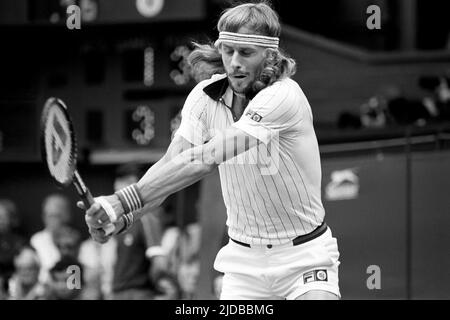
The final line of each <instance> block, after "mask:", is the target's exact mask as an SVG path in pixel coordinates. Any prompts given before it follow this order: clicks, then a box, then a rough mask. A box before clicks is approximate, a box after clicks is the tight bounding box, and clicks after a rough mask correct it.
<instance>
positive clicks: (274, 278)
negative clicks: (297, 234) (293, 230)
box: [214, 228, 341, 300]
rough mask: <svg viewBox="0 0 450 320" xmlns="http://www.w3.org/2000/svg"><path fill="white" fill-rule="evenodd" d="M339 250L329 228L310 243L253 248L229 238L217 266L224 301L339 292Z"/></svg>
mask: <svg viewBox="0 0 450 320" xmlns="http://www.w3.org/2000/svg"><path fill="white" fill-rule="evenodd" d="M339 264H340V262H339V251H338V247H337V241H336V238H333V236H332V234H331V230H330V229H329V228H328V229H327V230H326V231H325V233H323V234H322V235H320V236H319V237H317V238H315V239H313V240H310V241H308V242H305V243H302V244H299V245H296V246H294V245H292V243H287V244H282V245H273V246H272V248H268V247H267V246H252V247H251V248H249V247H245V246H243V245H240V244H237V243H235V242H233V241H232V240H230V241H229V242H228V244H227V245H226V246H224V247H223V248H222V249H220V251H219V252H218V254H217V257H216V260H215V262H214V268H215V269H216V270H217V271H219V272H222V273H224V277H223V283H222V293H221V296H220V299H221V300H262V299H288V300H293V299H296V298H297V297H299V296H301V295H302V294H304V293H306V292H308V291H310V290H324V291H328V292H331V293H334V294H335V295H337V296H338V297H339V298H340V296H341V295H340V292H339V277H338V267H339Z"/></svg>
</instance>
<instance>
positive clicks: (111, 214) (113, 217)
mask: <svg viewBox="0 0 450 320" xmlns="http://www.w3.org/2000/svg"><path fill="white" fill-rule="evenodd" d="M94 200H95V202H98V203H99V204H100V205H101V206H102V208H103V210H105V212H106V214H107V215H108V217H109V221H110V222H112V223H114V222H116V221H117V215H116V212H115V211H114V208H113V206H112V205H111V204H110V203H109V202H108V200H106V197H103V196H101V197H96V198H95V199H94Z"/></svg>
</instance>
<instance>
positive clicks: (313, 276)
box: [303, 269, 328, 283]
mask: <svg viewBox="0 0 450 320" xmlns="http://www.w3.org/2000/svg"><path fill="white" fill-rule="evenodd" d="M313 281H328V273H327V270H324V269H320V270H312V271H308V272H306V273H305V274H303V283H308V282H313Z"/></svg>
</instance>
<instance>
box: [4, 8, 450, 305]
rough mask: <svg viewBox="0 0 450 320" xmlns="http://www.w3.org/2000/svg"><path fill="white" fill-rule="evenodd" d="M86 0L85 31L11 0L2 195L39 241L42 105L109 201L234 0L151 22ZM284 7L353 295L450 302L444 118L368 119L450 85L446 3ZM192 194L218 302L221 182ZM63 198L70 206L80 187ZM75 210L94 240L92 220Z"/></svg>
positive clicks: (205, 270)
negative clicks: (391, 98) (61, 117)
mask: <svg viewBox="0 0 450 320" xmlns="http://www.w3.org/2000/svg"><path fill="white" fill-rule="evenodd" d="M62 2H64V1H62ZM82 2H85V3H94V4H95V6H96V12H95V13H93V12H92V11H91V12H90V14H91V16H89V14H87V18H85V19H87V20H89V21H85V20H82V24H81V29H80V30H69V29H67V27H66V16H65V8H64V6H61V4H60V1H39V2H37V1H26V0H14V1H13V0H3V1H1V2H0V36H1V37H0V39H1V42H2V46H1V47H2V49H1V52H0V70H1V77H0V197H2V198H9V199H11V200H13V201H14V202H15V203H16V204H17V205H18V208H19V212H20V216H21V221H22V228H23V231H24V233H25V234H28V235H30V234H32V233H34V232H36V231H37V230H39V229H40V228H41V227H42V222H41V215H40V206H41V202H42V199H43V198H44V197H45V196H46V195H47V194H49V193H51V192H53V191H54V190H55V186H54V185H53V183H52V181H51V180H50V178H49V177H48V173H47V171H46V168H45V166H44V165H43V163H42V162H41V159H40V152H39V134H38V133H39V116H40V111H41V108H42V106H43V103H44V102H45V100H46V99H47V98H48V97H49V96H57V97H60V98H61V99H63V100H64V101H65V102H66V103H67V105H68V106H69V108H70V110H71V115H72V118H73V120H74V122H75V129H76V131H77V135H78V140H79V153H80V163H79V166H80V167H79V171H80V172H81V173H82V174H83V176H84V178H85V180H86V183H87V185H88V186H89V187H90V188H91V191H92V192H93V194H105V193H109V192H111V191H112V182H113V178H114V177H113V175H114V169H115V168H116V166H117V165H118V164H121V163H125V162H128V161H131V160H133V161H139V162H141V163H148V164H151V163H153V162H155V161H157V160H158V159H159V157H160V156H161V155H162V153H163V152H164V150H165V148H166V147H167V146H168V144H169V141H170V137H171V133H172V130H171V129H173V126H174V125H175V120H174V119H175V118H176V115H177V113H178V112H179V110H180V108H181V107H182V104H183V101H184V99H185V97H186V95H187V93H188V92H189V90H190V89H191V88H192V87H193V85H194V84H195V82H194V81H193V79H192V78H191V77H190V75H189V70H188V68H187V66H186V64H185V62H184V58H183V57H185V55H186V53H187V52H188V50H190V48H191V47H190V41H192V40H194V39H196V40H201V41H202V40H203V41H206V40H208V39H214V38H215V37H216V31H215V30H214V25H215V22H216V21H217V17H218V14H219V13H220V11H221V9H222V8H223V7H225V6H226V4H227V3H228V2H227V1H221V0H210V1H208V0H189V1H188V2H189V5H187V4H186V3H187V2H186V1H182V0H165V1H163V0H160V1H154V2H161V3H162V5H163V6H162V9H161V11H160V12H159V13H158V14H156V15H155V16H152V17H144V16H143V15H142V14H141V13H140V12H139V11H138V10H137V7H136V3H138V2H143V3H144V4H145V2H146V1H118V0H114V1H113V0H108V1H106V0H97V1H95V0H91V1H77V3H78V4H79V5H81V6H82V7H83V4H82ZM148 3H153V2H152V1H148ZM273 4H274V7H275V8H276V9H277V10H278V12H279V13H280V17H281V20H282V22H283V26H284V32H283V34H282V36H281V45H282V47H284V48H285V49H286V51H287V52H289V53H290V55H291V56H292V57H294V58H295V59H296V60H297V62H298V66H299V68H298V72H297V74H296V75H295V77H294V78H295V79H296V80H297V81H298V82H299V83H300V85H301V86H302V88H303V90H304V91H305V93H306V95H307V97H308V99H309V101H310V103H311V105H312V108H313V112H314V117H315V118H314V119H315V127H316V132H317V135H318V139H319V143H320V147H321V154H322V167H323V199H324V205H325V208H326V212H327V216H326V218H327V223H328V224H329V225H330V226H331V227H332V229H333V232H334V234H335V236H336V237H337V238H338V240H339V245H340V252H341V262H342V263H341V266H340V283H341V291H342V294H343V298H344V299H379V298H385V299H430V298H431V299H433V298H434V299H448V298H450V291H449V289H448V283H449V282H450V273H449V272H448V270H449V268H450V255H449V254H448V252H449V251H448V247H447V244H448V243H450V233H449V232H448V230H449V226H450V217H449V216H450V215H449V213H450V212H449V208H450V198H449V197H448V195H447V194H448V190H449V189H450V180H449V179H448V177H450V152H449V150H448V149H449V141H450V122H449V119H444V118H433V119H429V118H427V117H425V118H423V117H421V116H420V115H418V116H417V118H416V117H415V114H414V112H415V110H416V109H414V108H413V107H414V104H413V103H411V104H409V105H406V104H405V105H404V106H403V108H402V109H400V111H399V112H400V114H397V115H398V118H394V119H391V120H390V121H386V122H385V123H383V124H382V125H375V124H373V123H372V124H373V125H363V124H361V122H360V120H361V119H362V116H363V113H362V112H363V111H362V110H364V109H363V107H362V106H363V105H365V104H367V103H368V101H369V99H370V98H371V97H378V98H379V97H380V96H383V94H385V95H387V96H388V95H389V93H391V92H392V91H395V92H397V93H398V92H400V93H401V95H402V97H405V98H407V99H408V101H411V102H417V101H420V100H421V99H422V98H423V97H425V96H431V95H433V92H432V91H431V90H429V89H427V88H425V87H424V86H423V85H421V79H423V78H424V77H436V78H437V77H445V76H447V81H449V80H448V79H449V77H450V64H449V62H450V25H449V20H448V18H447V17H446V16H445V13H446V12H447V13H448V12H449V9H450V8H449V4H448V2H446V1H443V0H439V1H433V2H425V1H422V0H414V1H409V0H396V1H389V3H388V1H382V0H372V1H356V0H340V1H314V2H311V3H308V4H307V3H303V2H302V3H301V4H300V3H299V4H297V5H296V6H295V9H294V8H292V5H293V2H292V1H282V0H279V1H273ZM372 4H376V5H378V6H379V7H380V8H381V26H382V27H381V29H380V30H369V29H368V28H367V27H366V20H367V18H368V16H369V14H367V12H366V8H367V7H368V6H369V5H372ZM82 17H83V12H82ZM448 108H450V106H448ZM133 115H134V116H133ZM399 119H403V121H400V120H399ZM404 119H406V120H404ZM397 120H398V121H397ZM336 173H338V174H336ZM339 173H341V174H340V175H339ZM193 188H194V191H192V190H193V189H191V190H190V191H189V190H188V191H185V192H180V193H178V194H177V195H176V196H175V203H176V206H175V209H174V210H173V211H174V212H173V214H174V215H175V217H178V218H176V219H177V223H178V224H179V225H180V226H181V227H182V226H183V225H185V224H187V223H188V222H192V221H197V222H199V223H200V225H201V226H202V232H203V234H202V236H203V239H204V241H202V244H201V250H200V257H201V274H202V276H201V277H200V279H199V283H198V289H197V295H196V296H197V297H198V298H207V299H212V298H213V295H212V292H211V281H212V280H211V279H212V277H213V271H212V261H213V258H214V256H215V253H216V252H217V250H218V248H219V247H220V244H221V241H222V234H223V232H224V221H225V209H224V206H223V201H222V198H221V194H220V185H219V183H218V175H217V174H214V175H212V176H209V177H207V178H206V179H205V180H203V181H202V182H201V183H199V184H198V185H196V186H194V187H193ZM195 188H198V192H196V191H195ZM65 193H66V194H67V195H68V196H69V197H70V198H71V199H73V201H72V203H73V205H75V199H76V196H75V194H74V192H73V190H68V191H65ZM193 195H194V196H193ZM25 197H26V198H25ZM24 199H26V200H24ZM73 212H74V216H75V221H74V224H75V226H76V227H77V228H78V229H79V230H80V231H81V232H83V235H84V236H87V233H86V228H85V226H84V224H83V223H84V222H83V215H82V214H81V212H79V211H77V209H76V208H75V207H74V208H73ZM182 216H184V218H181V217H182ZM371 265H377V266H379V267H380V269H381V275H382V278H381V279H382V282H381V286H382V287H381V289H380V290H376V289H375V290H369V289H368V287H367V283H366V281H367V279H368V277H369V276H370V274H368V272H367V268H368V267H369V266H371Z"/></svg>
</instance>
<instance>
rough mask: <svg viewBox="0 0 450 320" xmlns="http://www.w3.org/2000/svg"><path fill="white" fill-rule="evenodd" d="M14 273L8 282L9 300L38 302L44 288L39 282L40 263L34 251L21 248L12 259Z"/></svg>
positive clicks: (28, 248)
mask: <svg viewBox="0 0 450 320" xmlns="http://www.w3.org/2000/svg"><path fill="white" fill-rule="evenodd" d="M14 267H15V271H14V274H13V276H12V277H11V278H10V280H9V290H8V291H9V298H10V299H12V300H40V299H43V298H44V297H45V287H44V285H43V284H42V283H41V282H40V281H39V271H40V267H41V265H40V261H39V257H38V255H37V253H36V251H35V250H34V249H33V248H31V247H28V246H25V247H23V248H22V249H21V250H20V252H19V253H18V255H17V256H15V258H14Z"/></svg>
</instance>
